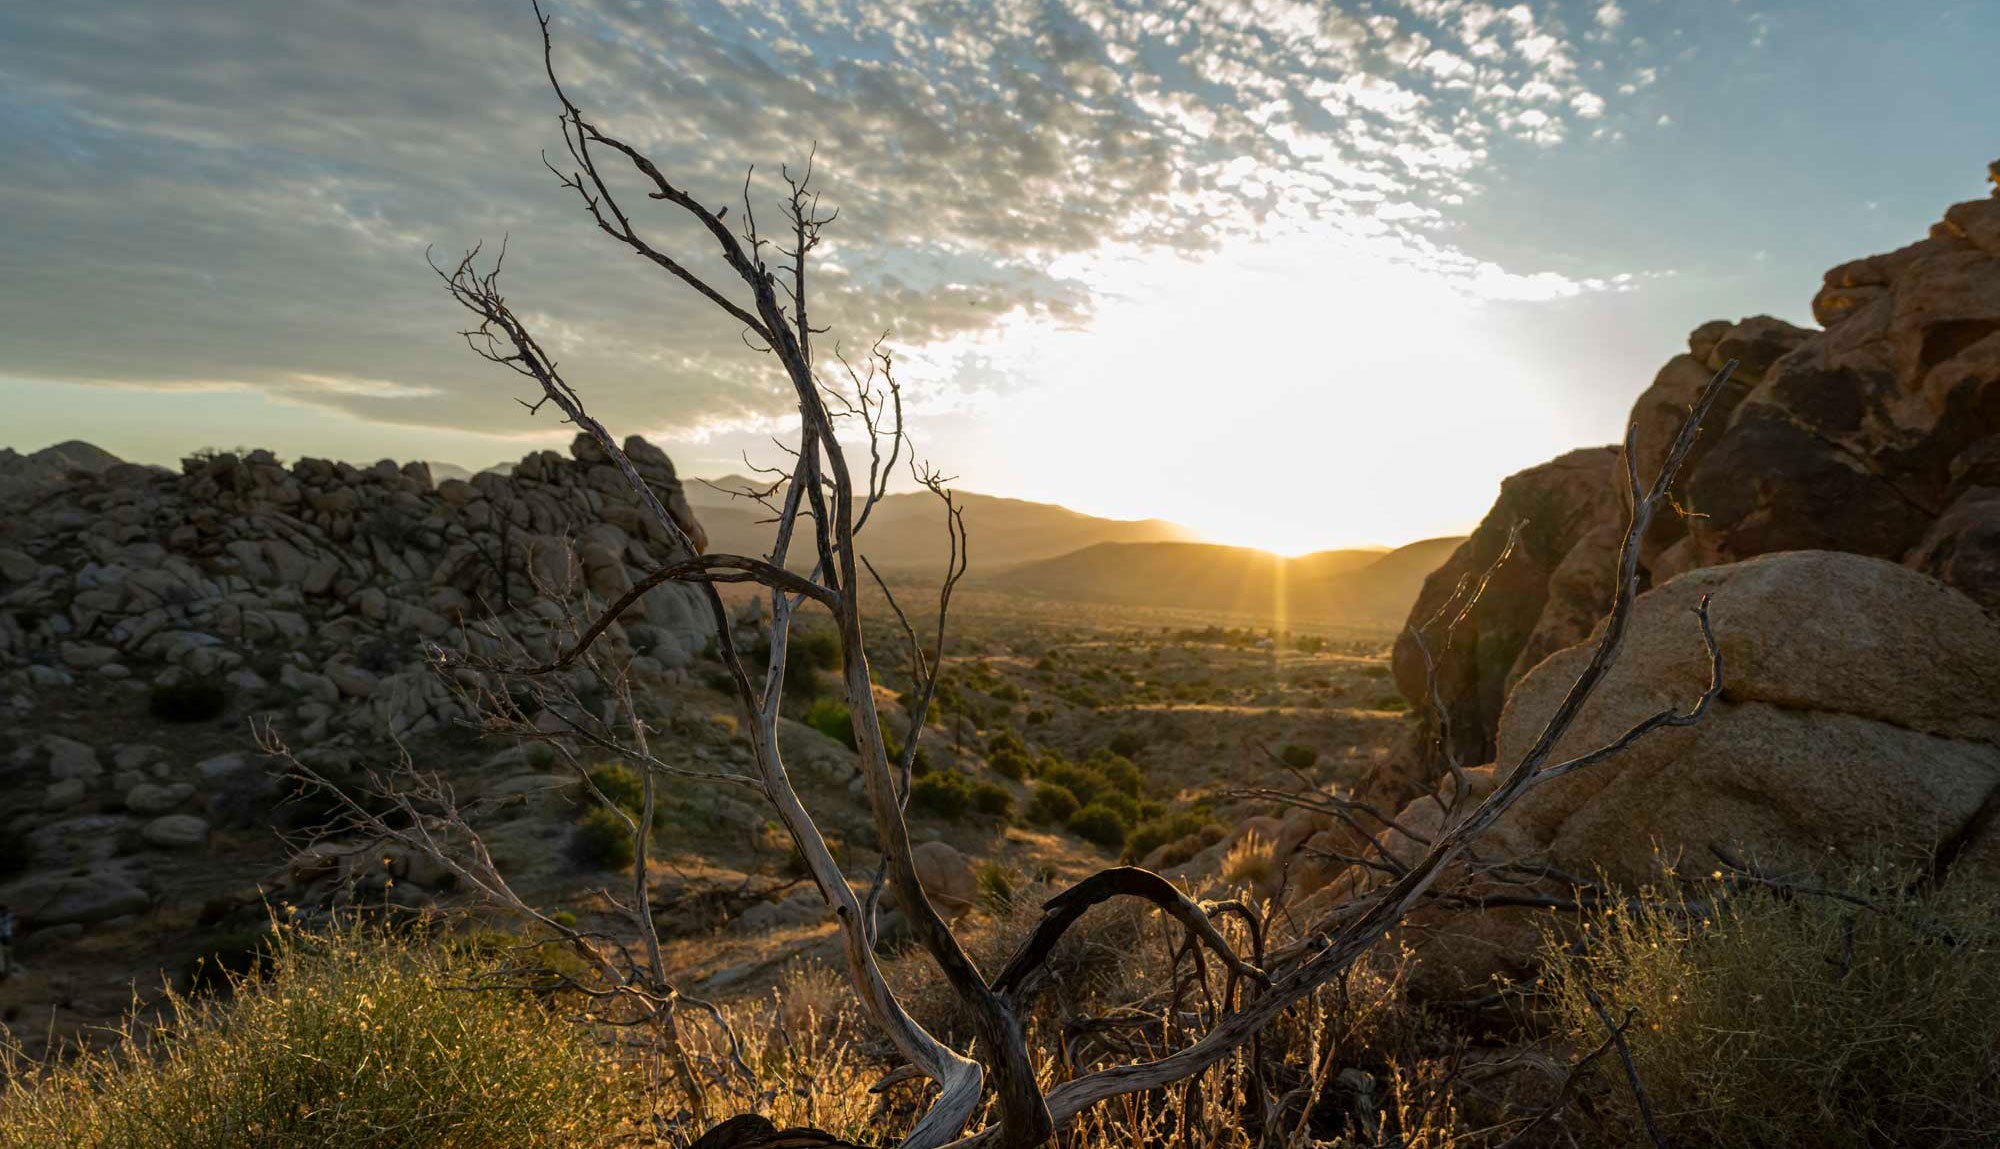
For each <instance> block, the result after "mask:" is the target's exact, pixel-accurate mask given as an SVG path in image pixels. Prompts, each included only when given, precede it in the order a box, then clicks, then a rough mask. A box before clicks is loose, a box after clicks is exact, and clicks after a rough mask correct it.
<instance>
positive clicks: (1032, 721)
mask: <svg viewBox="0 0 2000 1149" xmlns="http://www.w3.org/2000/svg"><path fill="white" fill-rule="evenodd" d="M1048 720H1049V712H1048V711H1046V710H1030V711H1028V725H1030V726H1040V725H1041V724H1042V723H1044V722H1047V721H1048Z"/></svg>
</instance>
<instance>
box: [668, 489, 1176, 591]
mask: <svg viewBox="0 0 2000 1149" xmlns="http://www.w3.org/2000/svg"><path fill="white" fill-rule="evenodd" d="M710 484H713V485H710ZM762 485H763V484H760V483H757V482H755V481H753V480H750V479H745V478H743V477H741V476H735V475H732V476H728V477H726V478H721V479H711V480H708V481H707V482H703V481H702V480H699V479H689V480H687V482H686V493H687V500H688V503H689V505H690V506H692V507H693V508H694V512H695V516H696V517H697V518H699V519H700V520H701V525H702V528H703V529H704V530H706V531H707V532H708V538H709V549H710V550H712V551H734V552H736V553H740V554H763V553H765V552H767V551H768V550H769V549H770V546H771V539H772V533H773V529H774V528H773V527H772V526H771V525H770V524H769V523H765V522H762V521H761V520H764V519H768V518H770V517H771V516H770V513H769V512H767V511H765V510H764V509H763V508H762V507H760V506H758V505H757V504H755V503H753V502H750V501H749V500H747V499H740V498H733V497H731V495H729V494H728V493H727V492H729V491H735V490H749V489H759V488H761V487H762ZM718 487H719V488H722V489H721V490H718V489H716V488H718ZM958 502H959V505H960V506H962V507H963V508H964V509H965V526H966V531H967V533H968V534H969V535H970V536H971V558H972V566H971V569H972V571H974V572H977V573H979V574H982V575H984V574H992V573H994V572H997V571H1000V570H1004V569H1007V568H1010V567H1014V566H1018V565H1020V564H1022V563H1027V562H1034V561H1037V560H1040V559H1049V558H1054V557H1056V556H1057V555H1063V554H1067V553H1069V552H1071V551H1075V550H1079V549H1082V548H1087V547H1091V546H1094V545H1099V544H1104V543H1134V544H1137V543H1152V542H1182V541H1185V540H1189V539H1192V538H1193V537H1194V532H1192V531H1190V530H1188V529H1187V528H1186V527H1183V526H1180V525H1179V524H1177V523H1170V522H1167V521H1166V520H1164V519H1139V520H1125V519H1100V518H1097V517H1096V516H1094V515H1086V514H1082V513H1080V512H1077V511H1072V510H1070V509H1069V508H1067V507H1059V506H1056V505H1054V504H1052V503H1034V502H1029V501H1027V500H1025V499H1005V498H999V497H997V496H994V495H979V494H970V493H965V492H960V493H959V495H958ZM861 553H863V554H865V555H867V556H868V559H869V561H871V562H873V563H874V564H875V566H876V567H877V568H878V569H880V570H881V571H882V572H883V573H884V574H887V573H889V572H891V571H896V572H913V573H920V574H931V573H934V572H936V571H938V570H941V569H942V568H943V566H944V562H945V557H946V553H947V552H946V543H945V527H944V510H943V508H942V506H941V505H940V504H939V503H938V501H937V499H936V498H935V497H934V496H932V495H931V494H930V493H928V492H915V493H906V494H895V495H889V496H887V497H885V498H884V499H883V500H882V501H881V503H880V504H878V505H877V506H876V508H875V512H874V514H873V515H872V516H870V518H869V520H868V524H867V527H866V529H865V530H864V531H863V532H862V535H861Z"/></svg>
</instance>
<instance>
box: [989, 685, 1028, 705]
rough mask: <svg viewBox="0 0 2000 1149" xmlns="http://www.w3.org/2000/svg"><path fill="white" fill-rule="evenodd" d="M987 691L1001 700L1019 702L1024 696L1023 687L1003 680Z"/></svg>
mask: <svg viewBox="0 0 2000 1149" xmlns="http://www.w3.org/2000/svg"><path fill="white" fill-rule="evenodd" d="M986 693H987V694H989V695H991V696H992V697H993V698H995V699H998V700H999V701H1001V702H1019V701H1021V697H1022V696H1021V688H1020V687H1018V686H1016V685H1014V684H1013V683H1011V682H1003V683H1001V684H1000V685H998V686H996V687H994V688H993V689H991V690H989V691H987V692H986Z"/></svg>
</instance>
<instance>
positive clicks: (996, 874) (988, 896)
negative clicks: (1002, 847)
mask: <svg viewBox="0 0 2000 1149" xmlns="http://www.w3.org/2000/svg"><path fill="white" fill-rule="evenodd" d="M977 874H978V878H979V900H980V901H981V902H983V903H984V904H985V906H986V908H987V909H988V910H990V911H992V912H993V913H996V914H1005V913H1009V912H1012V910H1013V909H1014V901H1015V899H1016V898H1017V897H1018V896H1019V891H1018V890H1017V889H1016V888H1015V887H1016V885H1017V882H1016V879H1015V875H1014V872H1013V871H1012V870H1010V869H1008V868H1007V867H1006V866H1003V865H1001V864H1000V863H999V862H981V863H980V864H979V869H978V871H977Z"/></svg>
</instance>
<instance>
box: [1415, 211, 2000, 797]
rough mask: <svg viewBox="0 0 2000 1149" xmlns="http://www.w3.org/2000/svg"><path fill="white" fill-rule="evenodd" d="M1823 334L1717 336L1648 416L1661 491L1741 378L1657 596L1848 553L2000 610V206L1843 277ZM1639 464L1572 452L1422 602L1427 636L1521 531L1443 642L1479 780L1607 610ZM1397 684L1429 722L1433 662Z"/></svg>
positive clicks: (1439, 641) (1703, 344) (1673, 376)
mask: <svg viewBox="0 0 2000 1149" xmlns="http://www.w3.org/2000/svg"><path fill="white" fill-rule="evenodd" d="M1813 314H1814V316H1815V318H1817V319H1818V320H1819V322H1820V323H1822V324H1823V325H1824V326H1825V329H1824V330H1822V331H1817V332H1815V331H1811V330H1808V329H1805V328H1800V327H1795V326H1793V325H1791V324H1789V323H1785V322H1784V321H1782V320H1778V319H1773V318H1771V317H1769V316H1758V317H1754V318H1750V319H1744V320H1740V321H1737V322H1735V323H1729V322H1724V321H1716V322H1712V323H1707V324H1703V325H1702V326H1701V327H1699V328H1696V329H1695V331H1694V332H1693V333H1692V335H1690V337H1689V339H1688V352H1687V353H1686V354H1684V355H1679V356H1676V357H1675V358H1674V359H1672V360H1670V361H1669V362H1668V363H1667V364H1666V365H1665V366H1664V367H1663V368H1661V370H1660V373H1659V375H1658V376H1657V377H1656V378H1655V379H1654V381H1653V384H1652V385H1651V386H1650V387H1649V388H1648V389H1647V390H1646V391H1645V393H1644V394H1642V395H1641V396H1640V397H1639V399H1638V401H1637V402H1636V403H1635V404H1634V406H1633V409H1632V416H1631V420H1632V427H1633V451H1634V458H1635V461H1636V463H1637V466H1638V469H1639V471H1640V473H1641V475H1642V476H1648V477H1649V476H1650V475H1651V474H1653V473H1654V472H1655V471H1657V469H1658V466H1659V463H1660V459H1661V457H1662V456H1663V455H1664V454H1665V451H1666V447H1667V445H1668V444H1669V443H1670V442H1671V441H1672V438H1673V436H1674V434H1675V433H1676V431H1677V429H1678V427H1679V425H1680V422H1681V419H1682V417H1683V416H1684V414H1685V412H1686V410H1687V408H1688V406H1689V404H1690V403H1691V402H1692V401H1693V399H1694V397H1695V396H1696V395H1697V394H1698V393H1699V392H1700V391H1701V389H1702V387H1703V386H1704V385H1705V384H1706V382H1707V381H1708V379H1709V377H1710V375H1711V374H1712V373H1713V372H1714V371H1715V370H1716V369H1718V368H1720V367H1721V366H1722V364H1723V363H1724V362H1726V361H1727V360H1729V359H1736V360H1738V361H1739V363H1740V366H1739V368H1738V370H1737V372H1736V374H1735V376H1734V379H1733V381H1732V383H1731V385H1730V387H1729V389H1728V390H1727V391H1726V392H1725V394H1724V395H1723V396H1722V398H1721V401H1720V403H1719V404H1718V406H1717V408H1716V409H1715V411H1714V412H1713V413H1712V414H1711V415H1710V417H1709V421H1708V424H1707V426H1706V427H1705V428H1704V431H1703V435H1702V439H1701V441H1700V442H1699V444H1698V445H1697V449H1696V451H1695V453H1694V454H1693V455H1692V456H1691V457H1690V459H1689V461H1688V464H1687V466H1686V467H1685V469H1684V470H1683V472H1682V477H1681V481H1680V483H1679V486H1678V489H1677V491H1676V496H1677V498H1678V501H1679V502H1680V504H1681V505H1682V507H1684V508H1685V509H1686V510H1687V511H1688V512H1690V513H1689V514H1688V516H1687V517H1685V518H1678V517H1676V518H1669V519H1665V520H1662V521H1658V522H1656V523H1655V526H1654V530H1653V532H1652V534H1651V535H1650V536H1649V537H1648V538H1647V539H1646V540H1645V545H1644V547H1643V550H1642V555H1641V559H1642V575H1643V577H1644V578H1645V579H1646V580H1647V583H1648V584H1657V583H1661V582H1664V581H1666V580H1668V579H1671V578H1673V577H1675V576H1676V575H1680V574H1683V573H1685V572H1688V571H1691V570H1697V569H1701V568H1705V567H1713V566H1718V565H1721V564H1727V563H1735V562H1740V561H1742V560H1745V559H1749V558H1754V557H1756V556H1759V555H1766V554H1774V553H1778V552H1784V551H1797V550H1830V551H1844V552H1850V553H1853V554H1860V555H1869V556H1873V557H1876V558H1881V559H1886V560H1889V561H1892V562H1900V563H1904V564H1907V565H1908V566H1910V567H1911V568H1913V569H1915V570H1919V571H1922V572H1924V573H1926V574H1929V575H1931V576H1933V577H1935V578H1937V579H1938V580H1940V581H1941V582H1943V583H1945V584H1947V585H1949V586H1952V587H1954V588H1956V589H1957V590H1959V591H1960V592H1962V593H1963V594H1964V595H1965V596H1967V597H1968V598H1970V599H1971V600H1972V601H1973V602H1975V603H1978V604H1980V605H1981V606H1983V607H1985V608H1986V609H1987V610H1996V609H2000V191H1996V194H1995V196H1993V197H1989V198H1987V199H1983V200H1974V201H1970V202H1967V203H1961V204H1957V205H1954V206H1953V207H1952V208H1951V209H1949V210H1948V211H1947V212H1945V215H1944V219H1943V220H1942V221H1940V222H1939V223H1938V224H1937V225H1935V226H1934V227H1932V229H1931V233H1930V235H1929V236H1928V237H1926V238H1925V239H1923V240H1920V241H1918V242H1917V243H1914V244H1911V245H1910V246H1908V247H1905V248H1902V249H1900V250H1898V251H1894V252H1890V253H1888V254H1886V255H1877V256H1870V257H1868V258H1866V259H1860V260H1856V261H1853V262H1851V263H1846V264H1842V265H1841V266H1839V267H1836V268H1834V269H1832V270H1831V271H1829V272H1827V274H1826V281H1825V284H1824V286H1823V287H1822V288H1821V289H1820V291H1819V294H1818V295H1817V296H1816V297H1815V298H1814V300H1813ZM1621 456H1622V452H1620V451H1617V450H1615V449H1611V448H1604V449H1600V450H1597V451H1595V452H1572V453H1570V454H1568V455H1565V456H1563V457H1562V458H1560V459H1557V460H1555V461H1553V462H1551V463H1546V464H1543V465H1542V466H1541V467H1537V468H1534V469H1531V470H1529V471H1525V472H1522V473H1521V474H1519V475H1516V476H1514V477H1513V478H1511V479H1509V480H1507V482H1506V483H1505V484H1503V485H1502V488H1501V494H1500V498H1499V500H1498V501H1497V502H1496V503H1495V504H1494V508H1493V510H1492V512H1491V513H1490V514H1489V515H1488V516H1487V519H1486V521H1485V522H1484V523H1482V524H1481V526H1480V529H1479V531H1478V532H1477V533H1475V534H1474V535H1473V537H1472V538H1471V539H1470V540H1469V541H1468V542H1467V543H1466V544H1465V545H1464V546H1463V547H1461V548H1460V550H1459V552H1458V553H1457V554H1456V555H1454V556H1453V558H1452V559H1451V561H1450V562H1448V563H1447V564H1446V565H1445V566H1444V567H1443V568H1442V569H1440V570H1439V571H1438V572H1437V573H1436V574H1434V575H1433V576H1432V577H1431V579H1430V581H1429V582H1427V583H1426V585H1425V588H1424V593H1423V595H1422V597H1421V598H1420V599H1419V601H1418V603H1417V606H1416V608H1415V610H1413V611H1412V613H1411V616H1410V621H1411V623H1412V624H1419V623H1422V622H1424V621H1426V620H1429V619H1431V618H1433V616H1434V615H1435V614H1436V613H1437V611H1438V609H1439V607H1440V606H1441V605H1442V604H1443V603H1444V602H1446V601H1447V600H1448V599H1449V597H1450V596H1451V595H1452V593H1453V591H1454V589H1455V588H1456V587H1457V586H1458V585H1459V583H1460V580H1461V579H1464V578H1467V577H1471V578H1475V579H1476V578H1477V577H1478V576H1479V574H1480V572H1483V571H1484V570H1485V569H1486V568H1487V567H1488V566H1489V565H1490V564H1491V562H1492V560H1493V558H1494V557H1495V556H1497V555H1498V553H1499V551H1500V546H1501V543H1502V541H1503V540H1504V539H1505V537H1506V534H1507V532H1508V530H1509V529H1510V528H1511V527H1512V525H1513V524H1514V523H1516V522H1519V521H1522V520H1525V522H1526V527H1525V528H1524V538H1523V546H1522V547H1521V548H1520V550H1519V551H1518V552H1517V554H1516V557H1515V558H1514V559H1512V560H1510V561H1509V562H1508V563H1507V564H1505V565H1504V566H1503V567H1502V568H1500V569H1499V570H1498V571H1496V572H1495V574H1494V580H1493V586H1492V588H1491V590H1489V592H1488V598H1487V600H1485V601H1482V602H1481V603H1480V604H1479V605H1478V606H1476V607H1474V608H1473V610H1472V611H1470V612H1468V613H1467V614H1466V615H1465V616H1464V617H1463V618H1462V619H1460V621H1459V622H1458V624H1457V625H1456V626H1455V627H1451V628H1450V629H1449V632H1448V633H1447V632H1446V630H1445V629H1443V628H1442V627H1439V628H1437V629H1436V632H1435V634H1434V636H1433V638H1432V640H1431V645H1432V647H1433V649H1434V652H1435V653H1436V656H1437V660H1438V664H1439V673H1438V685H1439V692H1440V694H1441V696H1442V699H1443V702H1444V705H1445V709H1446V712H1447V713H1448V715H1449V727H1450V731H1451V745H1452V748H1453V749H1455V750H1456V751H1457V752H1458V756H1459V760H1460V761H1461V762H1464V763H1466V764H1468V765H1470V764H1474V763H1479V762H1485V761H1489V760H1491V759H1492V757H1493V755H1494V752H1495V748H1496V739H1497V736H1498V728H1499V724H1500V714H1501V704H1502V700H1503V699H1505V698H1506V697H1507V694H1508V691H1509V690H1510V689H1511V688H1512V687H1513V686H1514V684H1515V683H1517V682H1519V681H1521V680H1522V678H1523V676H1525V675H1527V674H1528V673H1529V671H1531V670H1532V669H1534V667H1535V666H1536V665H1537V664H1539V663H1540V662H1541V661H1542V660H1543V659H1544V658H1546V657H1548V656H1549V655H1550V654H1551V653H1552V652H1554V651H1556V650H1559V649H1561V648H1562V647H1564V646H1567V645H1569V644H1571V643H1574V642H1576V641H1578V640H1579V639H1581V638H1582V637H1583V636H1584V635H1585V634H1587V633H1588V632H1589V630H1590V628H1591V627H1593V626H1594V625H1595V624H1596V623H1597V621H1598V620H1599V619H1600V618H1602V617H1603V615H1604V613H1605V612H1606V610H1607V609H1608V608H1609V605H1610V596H1611V590H1612V574H1613V563H1614V559H1615V554H1616V547H1617V544H1618V540H1619V537H1620V534H1621V532H1622V530H1623V526H1624V520H1625V515H1626V507H1625V497H1624V495H1623V485H1624V477H1623V460H1622V457H1621ZM1585 460H1588V464H1587V465H1586V463H1585ZM1592 471H1594V472H1595V477H1593V475H1592V474H1590V473H1586V472H1592ZM1396 679H1397V683H1398V685H1399V687H1400V688H1401V689H1402V691H1403V693H1404V695H1405V696H1406V697H1407V698H1408V699H1409V700H1410V701H1411V703H1412V704H1413V706H1415V707H1416V708H1417V709H1418V710H1419V711H1425V710H1426V708H1427V699H1426V687H1425V673H1424V666H1423V661H1422V658H1421V656H1420V653H1419V651H1418V650H1417V649H1416V647H1415V644H1414V643H1413V642H1412V641H1411V640H1410V639H1409V638H1408V637H1407V636H1406V637H1404V638H1403V639H1402V640H1401V641H1400V642H1399V643H1398V645H1397V649H1396ZM1414 741H1415V747H1414V749H1415V754H1414V757H1415V758H1416V763H1415V767H1414V770H1413V772H1412V773H1411V774H1409V775H1407V776H1405V777H1403V778H1402V779H1401V782H1402V783H1403V792H1402V793H1400V794H1398V795H1397V796H1398V797H1404V796H1407V794H1408V793H1409V791H1410V790H1411V789H1412V788H1416V789H1422V788H1427V787H1428V785H1429V784H1430V783H1431V781H1432V780H1434V779H1435V777H1436V776H1437V773H1438V770H1439V769H1440V765H1441V763H1442V761H1443V755H1442V753H1441V752H1440V749H1441V747H1440V742H1439V739H1438V737H1437V731H1436V729H1435V728H1434V726H1431V727H1427V728H1426V729H1424V730H1423V731H1421V732H1420V733H1419V734H1418V736H1417V737H1416V738H1415V740H1414Z"/></svg>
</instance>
